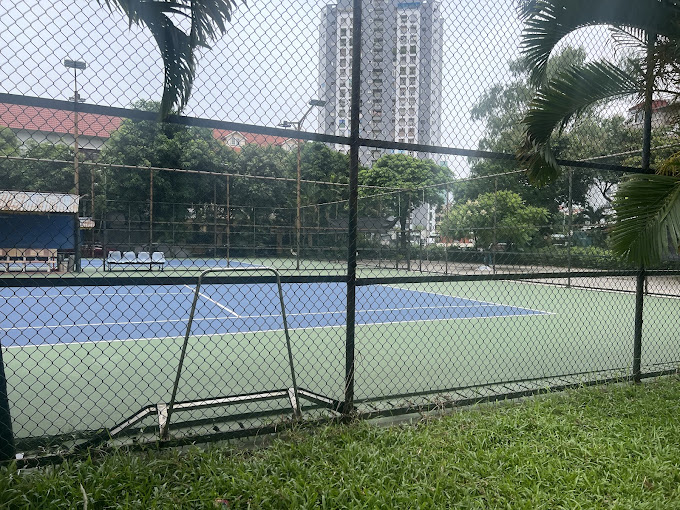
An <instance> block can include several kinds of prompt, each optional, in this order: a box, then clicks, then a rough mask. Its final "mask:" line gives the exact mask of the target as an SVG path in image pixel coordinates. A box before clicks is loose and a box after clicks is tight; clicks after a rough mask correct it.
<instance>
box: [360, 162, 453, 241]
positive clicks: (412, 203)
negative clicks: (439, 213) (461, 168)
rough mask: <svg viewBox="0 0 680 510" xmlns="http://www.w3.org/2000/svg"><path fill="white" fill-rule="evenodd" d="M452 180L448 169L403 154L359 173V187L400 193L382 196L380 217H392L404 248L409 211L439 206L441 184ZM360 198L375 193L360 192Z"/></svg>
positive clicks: (372, 191)
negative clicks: (395, 220) (428, 206)
mask: <svg viewBox="0 0 680 510" xmlns="http://www.w3.org/2000/svg"><path fill="white" fill-rule="evenodd" d="M451 179H452V174H451V172H450V171H449V169H448V168H446V167H443V166H440V165H438V164H436V163H435V162H434V161H432V160H429V159H418V158H414V157H411V156H407V155H405V154H387V155H385V156H382V157H381V158H380V159H379V160H378V161H376V162H375V163H374V164H373V166H372V167H371V168H363V169H361V170H360V171H359V185H360V186H361V185H363V186H380V187H384V188H392V189H395V190H396V189H399V190H402V191H399V192H395V193H390V194H389V195H387V196H385V197H383V199H382V207H383V215H384V216H388V215H392V216H395V217H397V218H398V219H399V223H400V225H401V243H402V247H405V246H406V225H407V219H408V217H409V215H410V214H411V212H412V211H413V209H415V208H416V207H418V206H420V205H421V204H424V203H428V204H431V205H435V206H439V205H441V204H442V203H443V202H444V193H445V189H444V187H443V186H440V187H439V186H434V185H437V184H444V183H447V182H449V181H451ZM360 193H361V196H363V197H369V196H371V195H374V194H375V193H376V190H374V189H373V190H371V189H363V190H361V191H360Z"/></svg>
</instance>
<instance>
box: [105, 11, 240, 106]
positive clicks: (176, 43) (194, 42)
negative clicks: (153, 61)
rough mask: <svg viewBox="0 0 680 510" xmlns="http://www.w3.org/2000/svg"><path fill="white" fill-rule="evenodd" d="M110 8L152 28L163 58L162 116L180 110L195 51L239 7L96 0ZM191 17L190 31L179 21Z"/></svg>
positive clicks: (192, 73)
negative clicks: (181, 26)
mask: <svg viewBox="0 0 680 510" xmlns="http://www.w3.org/2000/svg"><path fill="white" fill-rule="evenodd" d="M97 2H98V3H99V4H100V5H104V6H106V7H107V8H108V9H109V10H111V11H122V12H123V13H124V14H125V15H126V16H127V17H128V19H129V20H130V25H132V24H135V25H138V26H144V27H146V28H148V29H149V30H150V31H151V34H152V35H153V38H154V39H155V41H156V44H157V45H158V48H159V50H160V52H161V57H162V58H163V65H164V68H165V70H164V78H163V98H162V100H161V111H160V114H161V117H162V118H165V117H167V115H168V114H169V113H170V112H171V111H172V110H173V108H175V109H176V110H177V111H181V110H182V108H184V106H186V103H187V101H188V100H189V96H190V95H191V86H192V84H193V81H194V76H195V72H196V60H195V55H194V52H195V51H196V49H197V48H199V47H205V48H209V45H208V43H209V42H213V41H215V40H216V39H217V38H218V37H219V36H221V35H224V34H225V33H226V31H227V27H226V23H225V22H228V21H231V16H232V13H233V11H234V9H235V8H236V0H97ZM187 20H188V21H189V23H188V26H189V32H188V33H186V32H185V31H183V30H182V29H181V28H180V25H183V24H184V25H186V24H187V23H186V22H187Z"/></svg>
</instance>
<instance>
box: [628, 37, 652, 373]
mask: <svg viewBox="0 0 680 510" xmlns="http://www.w3.org/2000/svg"><path fill="white" fill-rule="evenodd" d="M655 44H656V34H655V33H649V34H647V69H646V76H645V81H646V87H645V102H644V119H643V128H642V135H643V139H642V168H643V170H649V160H650V155H651V139H652V92H653V87H654V65H655V63H654V46H655ZM644 290H645V268H644V267H643V266H641V267H640V271H639V272H638V275H637V285H636V286H635V332H634V335H633V381H634V382H636V383H639V382H640V381H641V379H642V307H643V304H644Z"/></svg>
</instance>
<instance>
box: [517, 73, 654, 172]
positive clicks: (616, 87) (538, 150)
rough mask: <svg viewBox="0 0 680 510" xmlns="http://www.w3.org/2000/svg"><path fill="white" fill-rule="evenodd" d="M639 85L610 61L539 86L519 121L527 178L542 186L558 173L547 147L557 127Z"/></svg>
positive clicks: (634, 78)
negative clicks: (522, 131)
mask: <svg viewBox="0 0 680 510" xmlns="http://www.w3.org/2000/svg"><path fill="white" fill-rule="evenodd" d="M641 86H642V85H641V83H640V81H639V80H638V79H637V78H636V77H635V76H633V75H630V74H628V73H627V72H626V71H624V70H622V69H619V68H617V67H615V66H614V65H612V64H610V63H609V62H590V63H588V64H585V65H583V66H575V67H572V68H571V69H568V70H566V71H564V72H562V73H561V74H559V75H558V76H557V77H555V78H554V79H553V80H551V81H550V82H548V83H547V84H546V85H545V86H544V87H542V88H541V89H539V91H538V92H537V94H536V97H535V98H534V99H533V100H532V101H531V103H529V111H528V112H527V113H526V115H525V116H524V120H523V121H522V122H523V124H524V125H525V126H526V129H525V141H524V145H523V146H522V148H521V149H520V150H519V152H518V158H519V160H520V161H521V162H522V163H524V164H526V165H527V166H528V170H527V173H528V176H529V179H530V180H531V181H532V182H534V183H536V184H538V185H543V184H545V183H547V182H549V181H550V180H552V179H553V178H555V177H556V176H557V173H558V172H559V166H558V164H557V161H556V160H555V157H554V155H553V154H552V151H551V149H550V139H551V137H552V135H553V132H554V131H555V130H556V129H557V130H558V131H562V130H563V129H564V128H565V127H566V126H567V125H568V124H569V122H570V121H571V120H572V119H573V118H574V117H575V116H578V115H580V114H581V113H583V112H584V111H585V110H586V109H587V108H589V107H591V106H592V105H594V104H596V103H598V102H600V101H603V100H605V99H615V98H618V97H622V96H627V95H630V94H636V93H639V92H640V90H641Z"/></svg>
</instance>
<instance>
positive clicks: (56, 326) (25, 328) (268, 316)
mask: <svg viewBox="0 0 680 510" xmlns="http://www.w3.org/2000/svg"><path fill="white" fill-rule="evenodd" d="M494 306H498V305H494ZM504 306H508V307H509V308H514V309H516V310H526V311H531V312H535V313H532V314H522V313H515V314H503V315H489V316H487V317H489V318H493V317H519V316H527V317H530V316H534V315H555V313H554V312H544V311H539V310H530V309H528V308H522V307H519V306H509V305H504ZM455 308H480V307H479V306H477V307H472V306H459V305H452V306H429V307H426V306H423V307H409V308H382V309H381V308H376V309H360V310H357V313H372V312H391V311H400V310H428V309H430V310H445V309H455ZM346 313H347V310H338V311H330V310H328V311H322V312H305V313H287V314H286V316H287V317H307V316H309V317H313V316H318V315H322V316H323V315H344V314H346ZM278 317H281V314H265V315H238V316H236V317H199V318H194V322H201V321H219V320H227V319H235V318H237V319H242V320H247V319H271V318H278ZM474 318H483V317H443V318H437V319H419V320H420V321H422V322H427V321H430V320H434V321H437V320H449V319H453V320H457V319H474ZM484 318H485V317H484ZM187 321H188V318H187V319H162V320H145V321H125V322H86V323H82V324H78V323H73V324H50V325H47V324H45V325H42V326H18V327H11V328H0V331H30V330H34V331H36V330H40V329H52V330H53V329H59V328H85V327H88V326H90V327H97V326H125V325H128V324H131V325H142V324H167V323H181V322H184V323H186V322H187ZM399 322H418V320H415V321H386V322H375V323H367V324H392V323H395V324H396V323H399ZM306 327H309V326H306ZM323 327H326V326H312V328H314V329H315V328H323ZM333 327H334V326H333ZM302 329H304V328H302ZM263 331H279V330H263ZM164 338H165V337H164Z"/></svg>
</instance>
